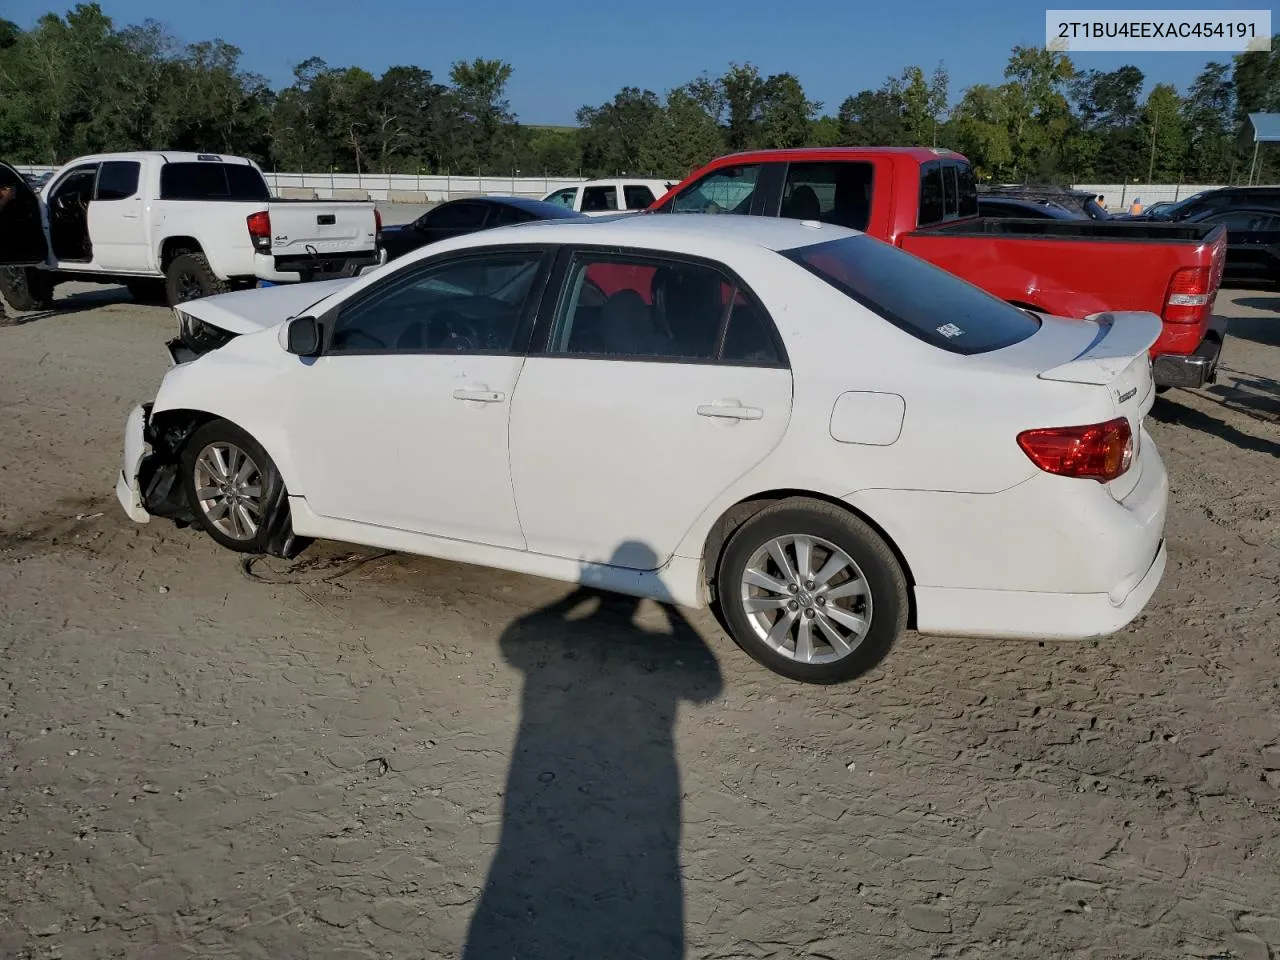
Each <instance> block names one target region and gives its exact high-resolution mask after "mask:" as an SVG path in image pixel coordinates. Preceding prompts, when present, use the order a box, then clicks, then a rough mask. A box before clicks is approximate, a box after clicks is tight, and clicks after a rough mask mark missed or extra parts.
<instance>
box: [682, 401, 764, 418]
mask: <svg viewBox="0 0 1280 960" xmlns="http://www.w3.org/2000/svg"><path fill="white" fill-rule="evenodd" d="M698 416H700V417H717V418H722V419H727V420H759V419H760V418H761V417H763V416H764V411H763V410H761V409H760V408H759V407H744V406H742V405H740V404H738V403H736V402H728V403H704V404H702V406H700V407H698Z"/></svg>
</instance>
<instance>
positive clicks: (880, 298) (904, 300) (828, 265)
mask: <svg viewBox="0 0 1280 960" xmlns="http://www.w3.org/2000/svg"><path fill="white" fill-rule="evenodd" d="M780 252H781V253H782V255H783V256H784V257H786V258H787V259H789V260H791V261H793V262H795V263H797V264H799V265H800V266H802V267H804V268H805V269H806V270H808V271H809V272H810V273H812V274H814V275H815V276H817V277H820V278H822V279H823V280H825V281H826V282H827V283H829V284H831V286H833V287H835V288H836V289H837V290H839V291H840V292H841V293H843V294H844V295H845V296H847V297H849V298H850V299H852V300H855V301H857V302H858V303H860V304H862V305H863V306H864V307H866V308H867V309H869V310H871V311H872V312H874V313H876V314H879V315H880V316H881V317H883V318H884V319H885V320H887V321H888V322H889V323H892V324H893V325H894V326H896V327H898V328H899V329H901V330H905V331H906V332H907V333H909V334H911V335H912V336H914V337H918V338H919V339H921V340H923V341H925V343H929V344H932V345H933V346H935V347H938V348H939V349H941V350H947V351H949V352H951V353H961V354H974V353H986V352H988V351H991V350H999V349H1001V348H1002V347H1008V346H1011V345H1012V344H1015V343H1018V342H1019V341H1021V340H1025V339H1027V337H1029V336H1031V335H1032V334H1034V333H1035V332H1036V331H1037V330H1039V329H1040V320H1039V319H1038V318H1037V317H1035V316H1034V315H1033V314H1031V313H1028V312H1026V311H1024V310H1020V309H1018V308H1017V307H1015V306H1013V305H1012V304H1009V303H1006V302H1005V301H1003V300H1001V299H999V298H998V297H993V296H992V295H991V294H989V293H987V292H986V291H985V290H982V289H980V288H978V287H975V286H974V285H973V284H971V283H968V282H967V281H964V280H961V279H960V278H959V277H957V276H954V275H952V274H950V273H947V272H946V271H945V270H941V269H939V268H938V267H935V266H933V265H932V264H930V263H926V262H925V261H923V260H921V259H919V258H918V257H914V256H912V255H911V254H909V253H905V252H904V251H902V250H899V249H898V248H897V247H892V246H890V245H889V244H887V243H884V242H883V241H880V240H876V239H874V238H872V237H868V236H858V237H845V238H843V239H840V240H829V241H827V242H825V243H818V244H813V245H812V246H807V247H796V248H794V249H791V250H783V251H780Z"/></svg>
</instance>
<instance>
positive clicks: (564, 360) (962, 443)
mask: <svg viewBox="0 0 1280 960" xmlns="http://www.w3.org/2000/svg"><path fill="white" fill-rule="evenodd" d="M178 319H179V323H180V329H181V336H180V337H179V338H177V339H176V340H175V341H173V342H172V343H171V345H170V350H171V353H172V355H173V357H174V361H175V365H174V366H173V368H172V369H170V370H169V372H168V374H167V375H166V376H165V378H164V381H163V383H162V384H161V386H160V389H159V392H158V394H157V396H156V398H155V400H154V401H152V402H150V403H146V404H143V405H141V406H139V407H137V408H136V409H135V410H134V411H133V412H132V414H131V416H130V418H129V421H128V425H127V433H126V436H125V444H124V447H125V458H124V469H123V470H122V472H121V475H120V478H119V482H118V485H117V493H118V495H119V498H120V501H121V504H122V505H123V506H124V508H125V510H126V511H127V512H128V514H129V515H130V516H131V517H133V518H134V519H135V520H138V521H140V522H146V521H147V520H148V519H149V518H150V517H152V516H161V517H168V518H172V519H175V520H179V521H188V522H189V521H193V520H194V521H195V522H196V523H198V524H199V525H200V526H201V527H203V528H204V530H205V531H207V532H208V534H209V535H210V536H211V537H213V539H214V540H216V541H217V542H218V543H220V544H222V545H223V546H225V547H229V548H231V549H233V550H240V551H245V552H269V553H273V554H276V555H280V556H286V557H288V556H294V555H296V554H297V552H298V551H299V550H301V549H302V548H304V547H305V545H306V543H307V542H308V541H309V540H310V539H313V538H329V539H334V540H341V541H345V542H348V543H357V544H367V545H369V546H372V547H379V548H383V549H391V550H401V551H406V552H410V553H418V554H424V555H427V556H434V557H442V558H446V559H451V560H457V561H463V562H467V563H473V564H480V565H483V566H488V567H495V568H502V569H506V570H515V571H520V572H523V573H529V574H535V575H539V576H543V577H551V578H555V579H559V580H565V581H571V582H581V583H585V584H590V585H594V586H596V587H599V588H601V589H606V590H612V591H618V592H622V593H627V594H633V595H638V596H643V597H652V598H654V599H656V600H659V601H663V602H669V603H675V604H681V605H688V606H694V607H697V606H702V605H705V604H713V605H715V606H717V607H718V608H719V613H720V618H721V622H723V623H724V624H726V625H727V628H728V630H729V631H730V632H731V633H732V635H733V638H734V640H736V641H737V643H738V644H739V645H740V646H741V647H742V648H743V649H745V650H746V651H747V652H748V653H749V654H751V656H753V657H755V658H756V659H757V660H759V661H760V662H761V663H763V664H765V665H766V666H768V667H770V668H771V669H773V670H775V671H777V672H778V673H781V674H784V675H785V676H787V677H791V678H794V679H796V680H801V681H808V682H814V683H828V682H833V681H839V680H844V679H847V678H850V677H852V676H854V675H856V674H858V673H860V672H862V671H864V670H866V669H867V668H868V667H869V666H871V665H872V664H874V663H876V662H877V661H878V660H879V658H880V657H882V656H883V655H884V653H885V652H886V651H887V650H888V649H889V647H890V646H891V644H892V643H893V642H894V641H895V640H896V639H897V638H898V637H899V636H901V635H902V633H903V632H904V630H906V629H907V628H908V627H914V628H916V629H918V630H919V631H921V632H924V633H933V634H959V635H966V636H987V637H1028V638H1033V637H1034V638H1087V637H1097V636H1103V635H1106V634H1109V633H1113V632H1115V631H1117V630H1119V629H1120V628H1121V627H1123V626H1124V625H1126V624H1127V623H1129V622H1130V621H1131V620H1132V619H1133V618H1134V617H1136V616H1137V615H1138V613H1139V612H1140V611H1141V610H1142V608H1143V607H1144V605H1145V604H1146V603H1147V601H1148V599H1149V598H1150V597H1151V595H1152V592H1153V591H1154V590H1155V589H1156V586H1157V584H1158V583H1159V581H1160V577H1161V575H1162V573H1163V571H1164V567H1165V547H1164V541H1163V528H1164V521H1165V510H1166V505H1167V501H1168V478H1167V475H1166V473H1165V468H1164V464H1163V462H1162V461H1161V459H1160V455H1159V453H1158V452H1157V450H1156V447H1155V444H1154V443H1152V441H1151V438H1150V436H1149V435H1148V434H1147V433H1146V431H1145V430H1144V428H1143V419H1144V417H1145V415H1146V413H1147V411H1148V410H1149V409H1150V407H1151V404H1152V401H1153V387H1152V381H1151V372H1150V363H1149V361H1148V357H1147V349H1148V347H1150V346H1151V344H1152V343H1153V342H1154V341H1155V339H1156V337H1157V335H1158V334H1159V331H1160V320H1159V318H1158V317H1155V316H1153V315H1151V314H1145V313H1131V314H1114V315H1109V316H1106V317H1104V318H1103V319H1102V320H1101V321H1099V322H1093V321H1082V320H1065V319H1059V318H1055V317H1049V316H1039V315H1036V314H1032V313H1030V312H1028V311H1025V310H1022V309H1019V308H1016V307H1013V306H1010V305H1009V304H1006V303H1004V302H1003V301H1000V300H997V299H995V298H993V297H991V296H990V295H988V294H987V293H985V292H983V291H981V290H979V289H978V288H976V287H974V286H971V285H970V284H968V283H965V282H964V281H962V280H959V279H957V278H956V277H953V276H952V275H950V274H948V273H945V272H943V271H942V270H939V269H937V268H935V267H933V266H931V265H929V264H927V263H925V262H923V261H921V260H918V259H916V258H915V257H912V256H910V255H909V254H906V253H903V252H901V251H899V250H897V249H895V248H893V247H891V246H889V245H887V244H884V243H882V242H880V241H878V240H875V239H873V238H871V237H867V236H864V235H862V234H859V233H856V232H853V231H850V230H845V229H843V228H840V227H834V226H830V225H824V224H818V223H812V222H801V221H794V220H785V219H771V218H763V217H706V216H698V215H686V216H681V217H651V216H638V217H634V216H633V217H622V218H620V219H614V220H595V221H591V222H583V221H563V222H555V223H545V224H542V223H539V224H526V225H521V226H517V227H508V228H499V229H495V230H489V231H485V232H482V233H477V234H472V235H469V236H466V237H460V238H457V239H454V240H448V241H443V242H441V243H437V244H433V245H432V246H430V247H428V248H424V249H422V250H419V251H417V252H415V253H413V254H410V255H409V256H407V257H405V258H403V259H401V260H397V261H394V262H393V263H391V264H388V265H387V266H384V267H381V268H378V269H376V270H374V271H372V272H371V273H368V274H366V275H363V276H360V277H357V278H354V279H348V280H335V281H328V282H325V283H315V284H303V285H297V286H287V287H276V288H272V289H266V290H249V291H243V292H239V293H231V294H226V295H222V296H216V297H210V298H208V299H204V300H200V301H197V302H192V303H187V304H183V305H182V306H181V308H180V310H179V313H178Z"/></svg>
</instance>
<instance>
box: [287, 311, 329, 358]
mask: <svg viewBox="0 0 1280 960" xmlns="http://www.w3.org/2000/svg"><path fill="white" fill-rule="evenodd" d="M323 345H324V335H323V331H322V329H321V327H320V323H319V321H318V320H316V318H315V317H294V318H293V319H292V320H290V321H289V325H288V327H287V328H286V330H285V349H286V350H288V351H289V352H290V353H292V354H295V355H296V356H299V357H314V356H317V355H319V353H320V348H321V346H323Z"/></svg>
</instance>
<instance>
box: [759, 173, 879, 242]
mask: <svg viewBox="0 0 1280 960" xmlns="http://www.w3.org/2000/svg"><path fill="white" fill-rule="evenodd" d="M874 174H875V167H874V166H873V165H872V164H870V163H863V162H860V161H859V162H856V163H854V162H847V161H846V162H829V163H792V164H788V166H787V178H786V180H785V182H784V183H783V185H782V209H781V211H780V215H781V216H783V217H789V218H792V219H795V220H820V221H821V222H823V223H833V224H837V225H838V226H841V227H849V228H851V229H853V230H865V229H867V221H868V220H869V219H870V217H871V197H872V181H873V179H874Z"/></svg>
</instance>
